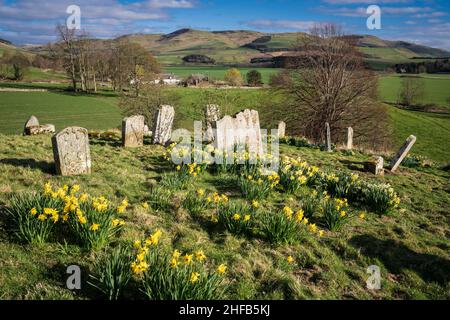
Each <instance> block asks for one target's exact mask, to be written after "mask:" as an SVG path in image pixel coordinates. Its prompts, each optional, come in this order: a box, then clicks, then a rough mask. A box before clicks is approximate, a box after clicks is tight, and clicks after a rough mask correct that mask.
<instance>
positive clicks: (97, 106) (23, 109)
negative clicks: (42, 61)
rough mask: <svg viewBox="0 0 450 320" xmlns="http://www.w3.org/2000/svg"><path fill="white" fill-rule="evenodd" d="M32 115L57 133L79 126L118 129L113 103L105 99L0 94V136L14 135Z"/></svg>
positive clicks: (114, 102) (43, 94)
mask: <svg viewBox="0 0 450 320" xmlns="http://www.w3.org/2000/svg"><path fill="white" fill-rule="evenodd" d="M30 115H35V116H36V117H38V119H39V121H40V122H41V123H42V124H44V123H52V124H54V125H55V126H56V127H57V129H62V128H64V127H67V126H75V125H76V126H83V127H86V128H88V129H110V128H115V127H117V126H119V125H120V120H121V116H120V112H119V109H118V107H117V102H116V99H115V98H113V97H108V96H88V95H87V96H77V95H73V94H70V93H65V92H0V132H2V133H9V134H18V133H20V132H22V131H23V125H24V123H25V121H26V120H27V119H28V118H29V117H30Z"/></svg>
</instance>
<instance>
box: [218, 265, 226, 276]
mask: <svg viewBox="0 0 450 320" xmlns="http://www.w3.org/2000/svg"><path fill="white" fill-rule="evenodd" d="M217 272H218V273H219V274H224V273H225V272H227V266H226V265H224V264H221V265H220V266H218V267H217Z"/></svg>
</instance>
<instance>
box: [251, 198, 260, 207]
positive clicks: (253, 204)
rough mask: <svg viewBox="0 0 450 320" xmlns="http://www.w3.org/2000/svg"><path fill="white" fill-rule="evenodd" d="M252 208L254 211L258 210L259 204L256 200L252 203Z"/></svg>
mask: <svg viewBox="0 0 450 320" xmlns="http://www.w3.org/2000/svg"><path fill="white" fill-rule="evenodd" d="M252 207H253V208H254V209H258V208H259V202H258V201H256V200H253V201H252Z"/></svg>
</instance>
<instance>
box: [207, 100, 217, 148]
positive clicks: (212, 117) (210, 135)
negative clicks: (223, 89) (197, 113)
mask: <svg viewBox="0 0 450 320" xmlns="http://www.w3.org/2000/svg"><path fill="white" fill-rule="evenodd" d="M219 120H220V107H219V106H218V105H215V104H209V105H207V106H206V108H205V128H204V129H205V141H206V142H213V141H214V130H213V124H214V122H215V121H219Z"/></svg>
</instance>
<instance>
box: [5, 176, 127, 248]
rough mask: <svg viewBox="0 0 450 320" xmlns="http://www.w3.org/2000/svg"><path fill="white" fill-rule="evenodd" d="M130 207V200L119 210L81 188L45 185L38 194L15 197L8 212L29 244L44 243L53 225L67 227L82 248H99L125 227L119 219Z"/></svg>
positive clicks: (102, 198) (19, 232)
mask: <svg viewBox="0 0 450 320" xmlns="http://www.w3.org/2000/svg"><path fill="white" fill-rule="evenodd" d="M127 206H128V201H127V200H124V201H123V202H122V203H121V204H120V205H119V206H118V207H117V208H116V207H114V206H112V205H111V204H110V203H109V202H108V200H106V198H104V197H99V198H91V197H90V196H89V195H88V194H86V193H81V192H80V186H78V185H73V186H71V187H69V186H67V185H65V186H63V187H61V188H53V187H52V185H51V184H50V183H46V184H45V185H44V188H43V190H42V191H41V192H40V193H38V194H28V195H22V196H19V197H15V198H13V199H12V201H11V208H10V210H9V212H10V214H11V215H12V216H14V217H16V218H15V221H16V222H17V226H18V235H19V237H21V238H22V239H23V240H25V241H27V242H31V243H33V242H41V243H42V242H45V241H47V240H48V238H49V236H50V234H51V231H52V230H54V229H55V227H54V226H59V225H67V226H68V227H69V231H70V232H71V234H72V236H73V237H74V238H76V239H77V240H78V241H79V242H80V244H81V245H83V246H84V247H86V248H87V249H99V248H101V247H103V246H104V245H105V244H107V243H108V242H109V241H110V240H111V238H112V237H113V236H114V234H115V233H116V232H117V231H118V230H119V229H120V228H121V227H122V226H123V225H124V224H125V222H124V221H123V220H122V219H120V218H119V216H120V214H121V213H123V212H124V211H125V210H126V207H127Z"/></svg>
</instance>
